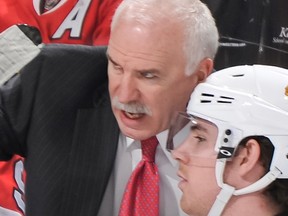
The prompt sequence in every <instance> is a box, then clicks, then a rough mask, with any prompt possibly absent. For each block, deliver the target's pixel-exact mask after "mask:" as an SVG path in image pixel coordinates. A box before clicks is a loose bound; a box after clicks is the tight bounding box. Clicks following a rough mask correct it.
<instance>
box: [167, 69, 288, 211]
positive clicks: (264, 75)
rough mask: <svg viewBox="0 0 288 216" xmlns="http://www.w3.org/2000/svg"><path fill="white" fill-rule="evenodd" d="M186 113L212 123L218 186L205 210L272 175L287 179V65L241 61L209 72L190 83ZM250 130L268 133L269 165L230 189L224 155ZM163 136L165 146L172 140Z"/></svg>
mask: <svg viewBox="0 0 288 216" xmlns="http://www.w3.org/2000/svg"><path fill="white" fill-rule="evenodd" d="M187 114H188V115H189V116H190V119H191V120H193V119H194V117H198V118H201V119H205V120H208V121H209V122H212V123H213V124H215V125H216V126H217V128H218V136H217V141H216V144H215V151H216V152H218V158H217V162H216V168H215V170H216V171H215V172H216V173H215V175H216V179H217V183H218V185H219V187H221V188H222V190H221V192H220V194H219V195H218V197H217V200H216V201H215V203H214V205H213V207H212V209H211V211H210V214H209V215H213V216H215V215H220V214H221V212H222V210H223V209H224V207H225V204H226V203H225V202H223V200H226V201H227V202H228V200H229V199H230V197H231V196H232V195H242V194H247V193H251V192H255V191H258V190H261V189H263V188H265V187H266V186H267V185H269V184H270V183H271V182H273V181H274V180H275V179H276V178H284V179H288V70H286V69H283V68H279V67H275V66H265V65H253V66H248V65H245V66H235V67H231V68H227V69H223V70H221V71H218V72H215V73H213V74H211V75H210V76H209V77H208V79H207V80H206V81H205V82H204V83H200V84H199V85H198V86H197V87H196V88H195V89H194V91H193V94H192V95H191V98H190V101H189V104H188V106H187ZM176 130H177V131H179V128H178V129H176ZM169 133H170V132H169ZM172 133H173V132H172ZM255 135H259V136H265V137H267V138H269V139H270V141H271V142H272V144H273V146H274V148H275V149H274V153H273V157H272V162H271V165H270V171H269V172H268V173H267V174H266V175H265V176H263V177H262V178H261V179H260V180H258V181H257V182H255V183H254V184H252V185H249V186H247V187H245V188H242V189H238V190H235V188H233V187H231V186H230V185H227V184H225V183H224V182H223V172H224V169H225V164H226V161H227V160H229V159H230V158H231V157H232V156H233V151H234V150H235V149H236V148H237V146H238V144H239V142H240V141H241V140H242V139H243V138H245V137H248V136H255ZM169 136H170V138H169ZM169 136H168V143H167V148H168V149H169V148H170V147H169V145H171V140H173V138H171V133H170V135H169ZM172 136H174V135H173V134H172ZM169 142H170V144H169ZM170 149H171V148H170Z"/></svg>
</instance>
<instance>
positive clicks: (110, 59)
mask: <svg viewBox="0 0 288 216" xmlns="http://www.w3.org/2000/svg"><path fill="white" fill-rule="evenodd" d="M106 56H107V58H108V60H109V61H111V62H112V63H113V64H114V65H118V64H117V63H116V62H115V61H114V60H113V59H112V58H111V56H110V55H109V54H108V52H106Z"/></svg>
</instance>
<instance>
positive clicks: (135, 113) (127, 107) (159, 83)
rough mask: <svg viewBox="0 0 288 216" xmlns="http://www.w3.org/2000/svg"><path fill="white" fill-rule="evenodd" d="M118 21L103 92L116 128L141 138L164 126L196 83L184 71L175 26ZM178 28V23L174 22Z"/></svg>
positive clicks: (183, 106)
mask: <svg viewBox="0 0 288 216" xmlns="http://www.w3.org/2000/svg"><path fill="white" fill-rule="evenodd" d="M167 26H168V25H166V24H165V23H164V24H163V25H158V26H154V27H151V26H150V27H143V26H141V25H135V23H131V22H130V23H127V22H125V23H121V22H120V23H118V26H117V27H116V28H115V29H114V31H113V32H112V34H111V39H110V42H109V46H108V59H109V65H108V75H109V92H110V97H111V100H112V103H113V105H112V109H113V112H114V115H115V117H116V119H117V121H118V124H119V127H120V129H121V131H122V132H123V133H124V134H125V135H126V136H129V137H131V138H134V139H137V140H142V139H146V138H148V137H150V136H152V135H156V134H157V133H159V132H161V131H163V130H165V129H167V128H168V127H169V124H170V119H171V117H172V115H174V112H175V111H181V110H182V111H183V110H185V107H186V103H187V101H188V99H189V96H190V93H191V92H192V90H193V89H194V87H195V85H196V84H197V79H196V76H195V75H192V76H189V77H188V76H186V75H185V73H184V70H185V66H186V60H185V56H184V53H183V38H182V36H181V34H180V29H175V27H174V29H172V28H171V27H167ZM179 28H180V27H179Z"/></svg>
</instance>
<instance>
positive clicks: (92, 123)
mask: <svg viewBox="0 0 288 216" xmlns="http://www.w3.org/2000/svg"><path fill="white" fill-rule="evenodd" d="M118 136H119V128H118V125H117V122H116V120H115V118H114V115H113V114H112V111H111V108H110V104H109V105H108V106H107V105H106V106H104V107H97V108H95V109H83V110H79V112H78V116H77V120H76V124H75V131H74V139H73V144H72V149H71V153H70V159H69V164H68V168H67V176H66V180H65V182H66V183H65V185H64V186H63V187H64V194H63V200H62V204H61V206H62V208H61V214H60V215H70V216H72V215H75V216H76V215H77V216H79V215H85V216H89V215H91V216H92V215H93V216H95V215H97V212H98V210H99V206H100V204H101V200H102V197H103V194H104V192H105V188H106V186H107V183H108V180H109V176H110V174H111V171H112V169H113V165H114V159H115V156H116V151H117V145H118Z"/></svg>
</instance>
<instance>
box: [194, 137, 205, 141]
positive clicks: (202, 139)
mask: <svg viewBox="0 0 288 216" xmlns="http://www.w3.org/2000/svg"><path fill="white" fill-rule="evenodd" d="M194 138H195V139H197V140H198V141H199V142H203V141H205V140H206V139H205V138H204V137H201V136H195V137H194Z"/></svg>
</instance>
